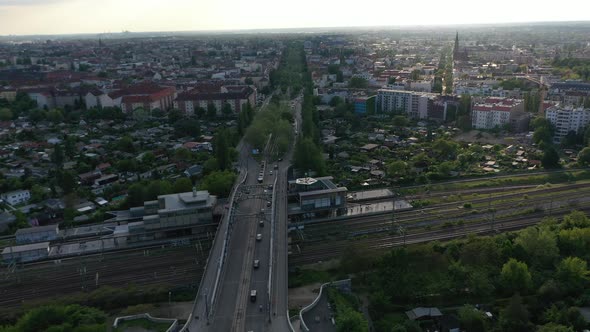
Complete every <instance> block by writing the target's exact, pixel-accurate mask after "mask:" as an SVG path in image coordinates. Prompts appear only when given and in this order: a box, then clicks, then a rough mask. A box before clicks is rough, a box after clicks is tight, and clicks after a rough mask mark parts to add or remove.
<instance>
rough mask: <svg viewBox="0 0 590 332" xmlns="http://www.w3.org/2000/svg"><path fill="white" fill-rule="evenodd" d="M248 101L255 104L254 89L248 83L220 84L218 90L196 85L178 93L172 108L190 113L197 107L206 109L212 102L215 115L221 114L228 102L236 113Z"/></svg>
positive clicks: (193, 112)
mask: <svg viewBox="0 0 590 332" xmlns="http://www.w3.org/2000/svg"><path fill="white" fill-rule="evenodd" d="M248 103H250V105H256V89H255V88H254V87H252V86H249V85H228V86H222V87H220V88H219V90H218V91H210V90H208V89H204V88H200V87H196V88H194V89H191V90H188V91H186V92H183V93H180V94H179V95H178V97H176V99H175V100H174V108H177V109H179V110H181V111H183V112H185V113H186V114H188V115H192V114H195V110H196V109H197V108H199V107H200V108H203V109H207V106H208V105H209V104H213V105H215V108H216V110H217V115H222V110H223V107H224V105H225V104H229V106H230V107H231V110H232V113H234V114H237V113H240V112H241V111H242V109H244V107H245V106H246V104H248Z"/></svg>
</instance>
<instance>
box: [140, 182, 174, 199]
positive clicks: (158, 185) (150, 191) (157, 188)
mask: <svg viewBox="0 0 590 332" xmlns="http://www.w3.org/2000/svg"><path fill="white" fill-rule="evenodd" d="M171 193H172V185H171V184H170V182H168V181H166V180H154V181H152V182H150V183H149V184H148V186H147V188H146V192H145V195H146V197H145V199H146V200H154V199H156V198H158V196H160V195H167V194H171Z"/></svg>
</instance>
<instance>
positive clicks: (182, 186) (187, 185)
mask: <svg viewBox="0 0 590 332" xmlns="http://www.w3.org/2000/svg"><path fill="white" fill-rule="evenodd" d="M172 190H173V192H174V193H185V192H189V191H192V190H193V183H192V181H191V179H189V178H178V179H176V181H174V186H173V188H172Z"/></svg>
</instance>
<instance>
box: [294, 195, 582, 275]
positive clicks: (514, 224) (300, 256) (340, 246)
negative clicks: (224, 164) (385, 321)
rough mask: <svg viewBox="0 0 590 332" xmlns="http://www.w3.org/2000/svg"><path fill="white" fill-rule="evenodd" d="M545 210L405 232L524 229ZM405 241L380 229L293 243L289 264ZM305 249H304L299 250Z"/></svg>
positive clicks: (449, 235)
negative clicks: (374, 232) (355, 247)
mask: <svg viewBox="0 0 590 332" xmlns="http://www.w3.org/2000/svg"><path fill="white" fill-rule="evenodd" d="M578 210H580V211H585V212H590V204H585V205H584V206H580V207H579V208H578ZM569 212H571V209H570V208H569V207H560V208H556V209H555V210H554V211H552V213H553V215H554V216H562V215H564V214H567V213H569ZM546 216H547V214H546V213H545V212H544V211H541V212H536V213H533V214H530V215H526V216H516V217H511V218H506V219H503V220H496V221H495V222H494V224H493V225H494V227H493V228H492V224H491V223H490V222H479V223H472V224H465V225H463V226H454V227H450V228H443V229H438V230H433V231H422V232H416V233H408V234H406V236H405V244H414V243H423V242H429V241H437V240H438V241H445V240H450V239H454V238H460V237H463V236H466V235H469V234H490V233H497V232H503V231H512V230H518V229H522V228H525V227H528V226H532V225H535V224H537V223H538V222H539V221H541V219H543V218H544V217H546ZM403 244H404V237H403V236H399V235H390V234H389V233H380V234H377V235H374V236H370V237H368V238H359V239H354V240H350V239H342V240H334V241H329V242H326V241H323V242H321V241H317V242H311V243H305V242H304V243H295V244H292V245H291V251H292V254H291V255H289V264H291V265H293V266H299V265H305V264H311V263H316V262H318V261H325V260H329V259H333V258H339V257H340V256H341V255H342V253H343V252H344V250H345V249H346V248H347V247H348V246H350V245H358V246H360V247H362V248H363V249H364V250H367V251H383V250H387V249H390V248H393V247H397V246H401V245H403ZM299 250H301V252H299Z"/></svg>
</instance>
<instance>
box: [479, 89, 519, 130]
mask: <svg viewBox="0 0 590 332" xmlns="http://www.w3.org/2000/svg"><path fill="white" fill-rule="evenodd" d="M523 117H525V118H523ZM526 119H528V117H526V115H525V113H524V103H523V102H522V100H520V99H508V98H501V97H488V98H484V99H481V101H479V102H475V103H474V105H473V107H472V110H471V124H472V126H473V128H476V129H493V128H496V127H498V128H500V127H504V126H513V129H514V130H516V131H518V130H519V129H520V128H522V124H521V122H523V121H528V120H526ZM511 121H512V122H513V123H511Z"/></svg>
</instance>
